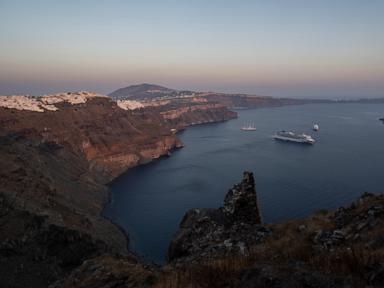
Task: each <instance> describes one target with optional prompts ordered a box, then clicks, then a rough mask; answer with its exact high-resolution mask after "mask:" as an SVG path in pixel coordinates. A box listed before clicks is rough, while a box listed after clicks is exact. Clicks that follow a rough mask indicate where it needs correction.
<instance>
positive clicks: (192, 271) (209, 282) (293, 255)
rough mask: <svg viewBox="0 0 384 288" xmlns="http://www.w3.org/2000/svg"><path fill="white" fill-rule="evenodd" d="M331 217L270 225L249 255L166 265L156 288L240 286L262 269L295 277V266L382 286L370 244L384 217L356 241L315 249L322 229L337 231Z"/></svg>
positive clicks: (379, 253)
mask: <svg viewBox="0 0 384 288" xmlns="http://www.w3.org/2000/svg"><path fill="white" fill-rule="evenodd" d="M379 202H380V203H379ZM378 203H379V204H381V203H383V199H382V197H381V198H379V200H378V201H376V203H371V202H370V203H366V204H364V203H363V204H361V205H360V206H357V207H356V208H354V210H353V215H359V214H361V213H366V212H367V210H368V209H369V207H372V205H375V204H378ZM353 205H354V204H353ZM381 205H382V204H381ZM334 216H335V214H334V213H330V212H326V213H325V212H321V213H317V214H316V215H315V216H313V217H311V218H308V219H305V220H293V221H289V222H286V223H284V224H279V225H270V226H269V228H271V229H272V230H273V233H272V234H271V236H269V237H268V238H267V239H266V241H265V243H263V244H261V245H257V246H255V247H253V249H252V250H251V251H249V253H248V255H246V256H238V255H228V256H227V257H225V258H221V259H216V260H212V261H210V262H205V263H203V264H200V265H194V266H189V265H188V264H186V265H185V266H184V267H178V268H177V269H171V268H170V267H168V268H167V267H166V268H164V270H163V273H162V276H161V277H160V281H159V282H158V283H157V286H156V287H157V288H175V287H202V288H203V287H239V286H241V285H240V284H241V278H242V276H243V275H244V272H245V271H247V270H248V269H251V268H252V267H255V266H259V267H260V266H263V265H264V266H265V265H273V266H274V267H280V268H281V267H284V269H285V272H286V273H290V272H292V273H294V271H293V270H294V269H295V268H294V267H295V266H297V265H298V266H300V267H305V269H306V270H307V271H316V272H319V273H321V274H322V275H324V277H330V278H340V279H343V278H348V277H349V279H350V280H351V281H350V283H352V285H353V286H354V287H364V286H366V285H372V284H373V285H374V287H380V284H379V286H377V285H376V286H375V282H376V283H377V280H379V281H382V279H383V276H384V275H383V272H382V271H384V270H383V266H382V265H383V260H384V245H382V244H383V243H384V240H382V241H383V243H381V244H380V243H379V245H376V246H375V245H371V244H372V240H373V239H383V238H384V221H383V216H384V215H380V216H381V217H380V218H378V219H377V220H378V221H377V223H376V225H375V227H374V229H368V230H367V231H364V232H363V234H364V235H362V237H360V238H359V239H357V240H356V239H354V240H351V241H346V242H345V243H343V244H342V245H339V246H336V247H333V248H331V249H327V250H321V249H320V250H319V249H318V247H316V245H314V242H313V239H314V237H315V235H316V234H317V233H318V231H320V230H333V229H335V223H334V221H333V219H334ZM351 217H352V216H351ZM380 237H381V238H380ZM380 267H381V268H380ZM280 268H277V269H276V273H277V275H278V274H279V273H280V272H281V269H280ZM291 269H292V271H290V270H291ZM372 271H376V272H374V273H373V272H372ZM377 271H379V272H377ZM380 271H381V272H380ZM378 273H379V274H378ZM378 278H380V279H378ZM380 283H382V282H380ZM274 287H275V286H274Z"/></svg>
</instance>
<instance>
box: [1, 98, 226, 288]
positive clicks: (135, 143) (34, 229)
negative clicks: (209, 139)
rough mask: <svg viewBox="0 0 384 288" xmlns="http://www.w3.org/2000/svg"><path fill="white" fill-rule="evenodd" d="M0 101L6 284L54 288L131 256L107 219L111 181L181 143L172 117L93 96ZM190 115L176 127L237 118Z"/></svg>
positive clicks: (133, 262)
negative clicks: (84, 266)
mask: <svg viewBox="0 0 384 288" xmlns="http://www.w3.org/2000/svg"><path fill="white" fill-rule="evenodd" d="M0 100H1V101H0V126H1V130H0V155H1V161H0V228H1V230H0V231H1V232H0V286H5V287H47V286H48V284H50V283H53V282H55V281H56V280H57V279H63V278H65V277H66V275H68V273H69V272H70V271H72V270H73V269H74V268H76V267H78V266H79V265H80V264H81V263H83V261H85V260H86V259H91V258H93V257H101V255H102V254H105V253H107V254H109V255H115V254H118V255H120V257H122V256H123V255H128V254H129V251H127V237H126V236H125V235H124V233H123V232H122V231H121V230H120V229H119V228H118V227H116V226H115V225H113V224H112V223H111V222H110V221H108V220H106V219H104V218H103V217H101V216H100V213H101V211H102V209H103V207H104V205H105V204H106V203H107V201H108V199H109V195H108V191H107V189H106V187H105V186H104V183H106V182H108V181H109V180H111V179H113V178H114V177H116V176H118V175H119V174H121V173H122V172H124V171H126V170H127V169H129V168H130V167H133V166H136V165H139V164H143V163H147V162H148V161H151V160H153V159H156V158H159V157H161V156H162V155H167V154H168V153H169V151H170V150H172V149H175V148H179V147H181V146H182V143H181V142H180V141H179V140H178V139H177V137H176V135H175V134H174V132H173V131H171V129H172V128H174V124H173V122H172V121H168V119H167V117H166V116H164V114H162V113H160V112H166V110H164V109H163V110H161V111H159V110H157V109H150V108H149V109H147V108H145V109H139V110H134V111H131V110H126V109H122V108H121V107H119V106H118V105H117V103H116V102H114V101H112V100H111V99H110V98H108V97H105V96H99V95H97V94H95V93H88V92H80V93H62V94H56V95H53V96H44V97H39V98H35V97H25V96H13V97H5V98H1V99H0ZM174 108H175V109H178V108H179V106H175V107H174ZM211 108H212V109H213V110H215V107H211ZM166 109H168V108H166ZM192 110H193V111H188V112H187V114H188V113H189V114H188V115H189V116H188V117H184V116H182V115H183V114H184V113H182V114H181V115H178V117H174V118H173V121H178V122H177V123H179V126H178V128H179V127H180V128H184V127H185V126H187V125H190V124H192V123H190V121H191V120H190V119H198V117H199V116H203V117H205V118H203V119H200V121H201V122H205V121H209V122H211V121H215V120H216V119H220V120H225V119H229V118H228V117H227V118H226V114H225V113H227V115H229V114H228V113H229V112H227V111H228V110H226V108H224V109H223V108H220V109H216V110H217V111H218V112H216V111H213V112H212V113H211V112H210V111H209V107H206V109H205V110H204V109H201V110H199V109H192ZM196 113H197V116H196V115H195V114H196ZM220 113H224V114H220ZM168 115H169V114H168ZM218 115H221V116H220V117H221V118H218ZM223 115H224V116H223ZM215 117H216V118H215ZM179 118H180V119H181V118H182V120H177V119H179ZM194 121H195V120H194ZM124 257H125V256H124ZM112 258H113V257H112ZM99 259H103V260H102V261H107V262H108V263H109V264H108V265H109V266H111V267H116V266H114V265H115V264H116V265H117V266H120V264H119V263H120V262H119V261H118V260H117V258H113V259H114V260H110V261H109V260H108V259H109V258H103V257H101V258H99ZM124 259H125V260H124V261H128V260H129V261H130V262H129V263H125V264H124V265H125V266H126V269H134V271H142V272H143V273H145V274H146V275H148V277H149V278H151V273H150V272H147V271H146V270H144V268H143V267H142V265H141V264H139V263H137V261H136V260H135V257H129V258H124ZM88 263H89V262H88ZM109 266H108V267H109ZM91 269H92V267H91ZM135 269H136V270H135ZM92 271H93V270H92ZM119 275H120V274H119ZM146 279H147V277H144V278H143V280H142V281H144V282H143V283H146V281H147V280H146ZM129 281H130V280H129ZM133 281H138V279H137V278H135V279H134V280H133ZM68 287H73V285H72V284H71V285H69V286H68ZM133 287H135V286H133Z"/></svg>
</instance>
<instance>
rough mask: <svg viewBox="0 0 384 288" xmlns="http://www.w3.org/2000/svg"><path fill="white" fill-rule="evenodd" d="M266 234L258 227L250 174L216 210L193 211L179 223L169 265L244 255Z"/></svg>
mask: <svg viewBox="0 0 384 288" xmlns="http://www.w3.org/2000/svg"><path fill="white" fill-rule="evenodd" d="M268 234H269V230H268V229H267V228H265V227H263V226H262V225H261V217H260V212H259V208H258V203H257V198H256V189H255V182H254V178H253V174H252V173H251V172H244V175H243V180H242V182H241V183H239V184H237V185H235V186H234V187H233V188H232V189H231V190H229V192H228V193H227V195H226V197H225V200H224V206H223V207H221V208H219V209H193V210H190V211H189V212H187V213H186V214H185V216H184V218H183V220H182V221H181V224H180V229H179V231H178V232H177V233H176V235H175V236H174V238H173V240H172V242H171V244H170V247H169V251H168V260H169V261H170V262H184V263H185V262H188V263H192V262H198V261H201V260H205V261H206V260H209V259H211V258H212V257H215V258H217V257H222V256H225V255H228V254H231V253H238V254H241V255H246V254H247V253H248V250H249V247H250V246H251V245H255V244H257V243H260V242H262V241H263V239H264V238H265V236H266V235H268Z"/></svg>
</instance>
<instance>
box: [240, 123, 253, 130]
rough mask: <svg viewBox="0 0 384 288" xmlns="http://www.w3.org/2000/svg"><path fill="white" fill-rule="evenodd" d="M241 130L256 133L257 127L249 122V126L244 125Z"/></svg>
mask: <svg viewBox="0 0 384 288" xmlns="http://www.w3.org/2000/svg"><path fill="white" fill-rule="evenodd" d="M240 129H241V130H243V131H256V126H255V124H253V123H252V124H251V122H249V124H248V125H244V126H243V127H241V128H240Z"/></svg>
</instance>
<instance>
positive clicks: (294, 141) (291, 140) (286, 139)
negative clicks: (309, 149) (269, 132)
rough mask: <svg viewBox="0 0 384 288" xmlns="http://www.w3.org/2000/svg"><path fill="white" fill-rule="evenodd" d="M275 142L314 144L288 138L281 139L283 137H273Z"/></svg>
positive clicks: (313, 142)
mask: <svg viewBox="0 0 384 288" xmlns="http://www.w3.org/2000/svg"><path fill="white" fill-rule="evenodd" d="M273 138H274V139H275V140H278V141H284V142H293V143H300V144H309V145H313V144H315V141H308V140H304V139H294V138H288V137H283V136H277V135H276V136H273Z"/></svg>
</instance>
